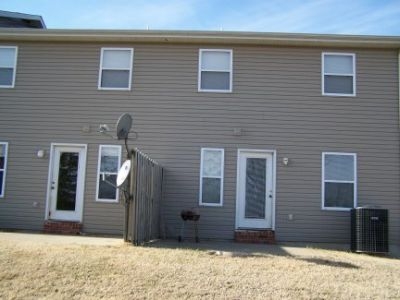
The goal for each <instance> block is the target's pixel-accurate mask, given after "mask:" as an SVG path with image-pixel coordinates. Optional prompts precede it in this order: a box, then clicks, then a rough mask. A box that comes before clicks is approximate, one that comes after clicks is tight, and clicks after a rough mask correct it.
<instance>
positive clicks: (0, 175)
mask: <svg viewBox="0 0 400 300" xmlns="http://www.w3.org/2000/svg"><path fill="white" fill-rule="evenodd" d="M7 153H8V143H5V142H0V197H4V186H5V183H6V170H7Z"/></svg>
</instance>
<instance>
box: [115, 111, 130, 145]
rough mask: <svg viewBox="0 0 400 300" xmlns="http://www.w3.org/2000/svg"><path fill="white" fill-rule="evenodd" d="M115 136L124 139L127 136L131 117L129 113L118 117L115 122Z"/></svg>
mask: <svg viewBox="0 0 400 300" xmlns="http://www.w3.org/2000/svg"><path fill="white" fill-rule="evenodd" d="M116 127H117V137H118V139H119V140H125V139H127V138H128V134H129V131H130V130H131V127H132V117H131V115H130V114H127V113H125V114H123V115H122V116H120V117H119V119H118V122H117V126H116Z"/></svg>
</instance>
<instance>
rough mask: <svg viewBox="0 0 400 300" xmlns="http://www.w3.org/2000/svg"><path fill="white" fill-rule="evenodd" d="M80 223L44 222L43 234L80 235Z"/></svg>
mask: <svg viewBox="0 0 400 300" xmlns="http://www.w3.org/2000/svg"><path fill="white" fill-rule="evenodd" d="M81 231H82V223H79V222H68V221H45V222H44V225H43V232H45V233H59V234H80V233H81Z"/></svg>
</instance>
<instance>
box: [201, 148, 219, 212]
mask: <svg viewBox="0 0 400 300" xmlns="http://www.w3.org/2000/svg"><path fill="white" fill-rule="evenodd" d="M223 191H224V149H216V148H202V149H201V162H200V205H208V206H222V199H223Z"/></svg>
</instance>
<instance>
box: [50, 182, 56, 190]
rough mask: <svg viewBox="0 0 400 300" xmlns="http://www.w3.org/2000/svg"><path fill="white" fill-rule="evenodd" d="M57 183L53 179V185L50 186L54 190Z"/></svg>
mask: <svg viewBox="0 0 400 300" xmlns="http://www.w3.org/2000/svg"><path fill="white" fill-rule="evenodd" d="M55 184H56V183H55V182H54V181H52V182H51V187H50V189H52V190H54V189H55V187H54V185H55Z"/></svg>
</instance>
